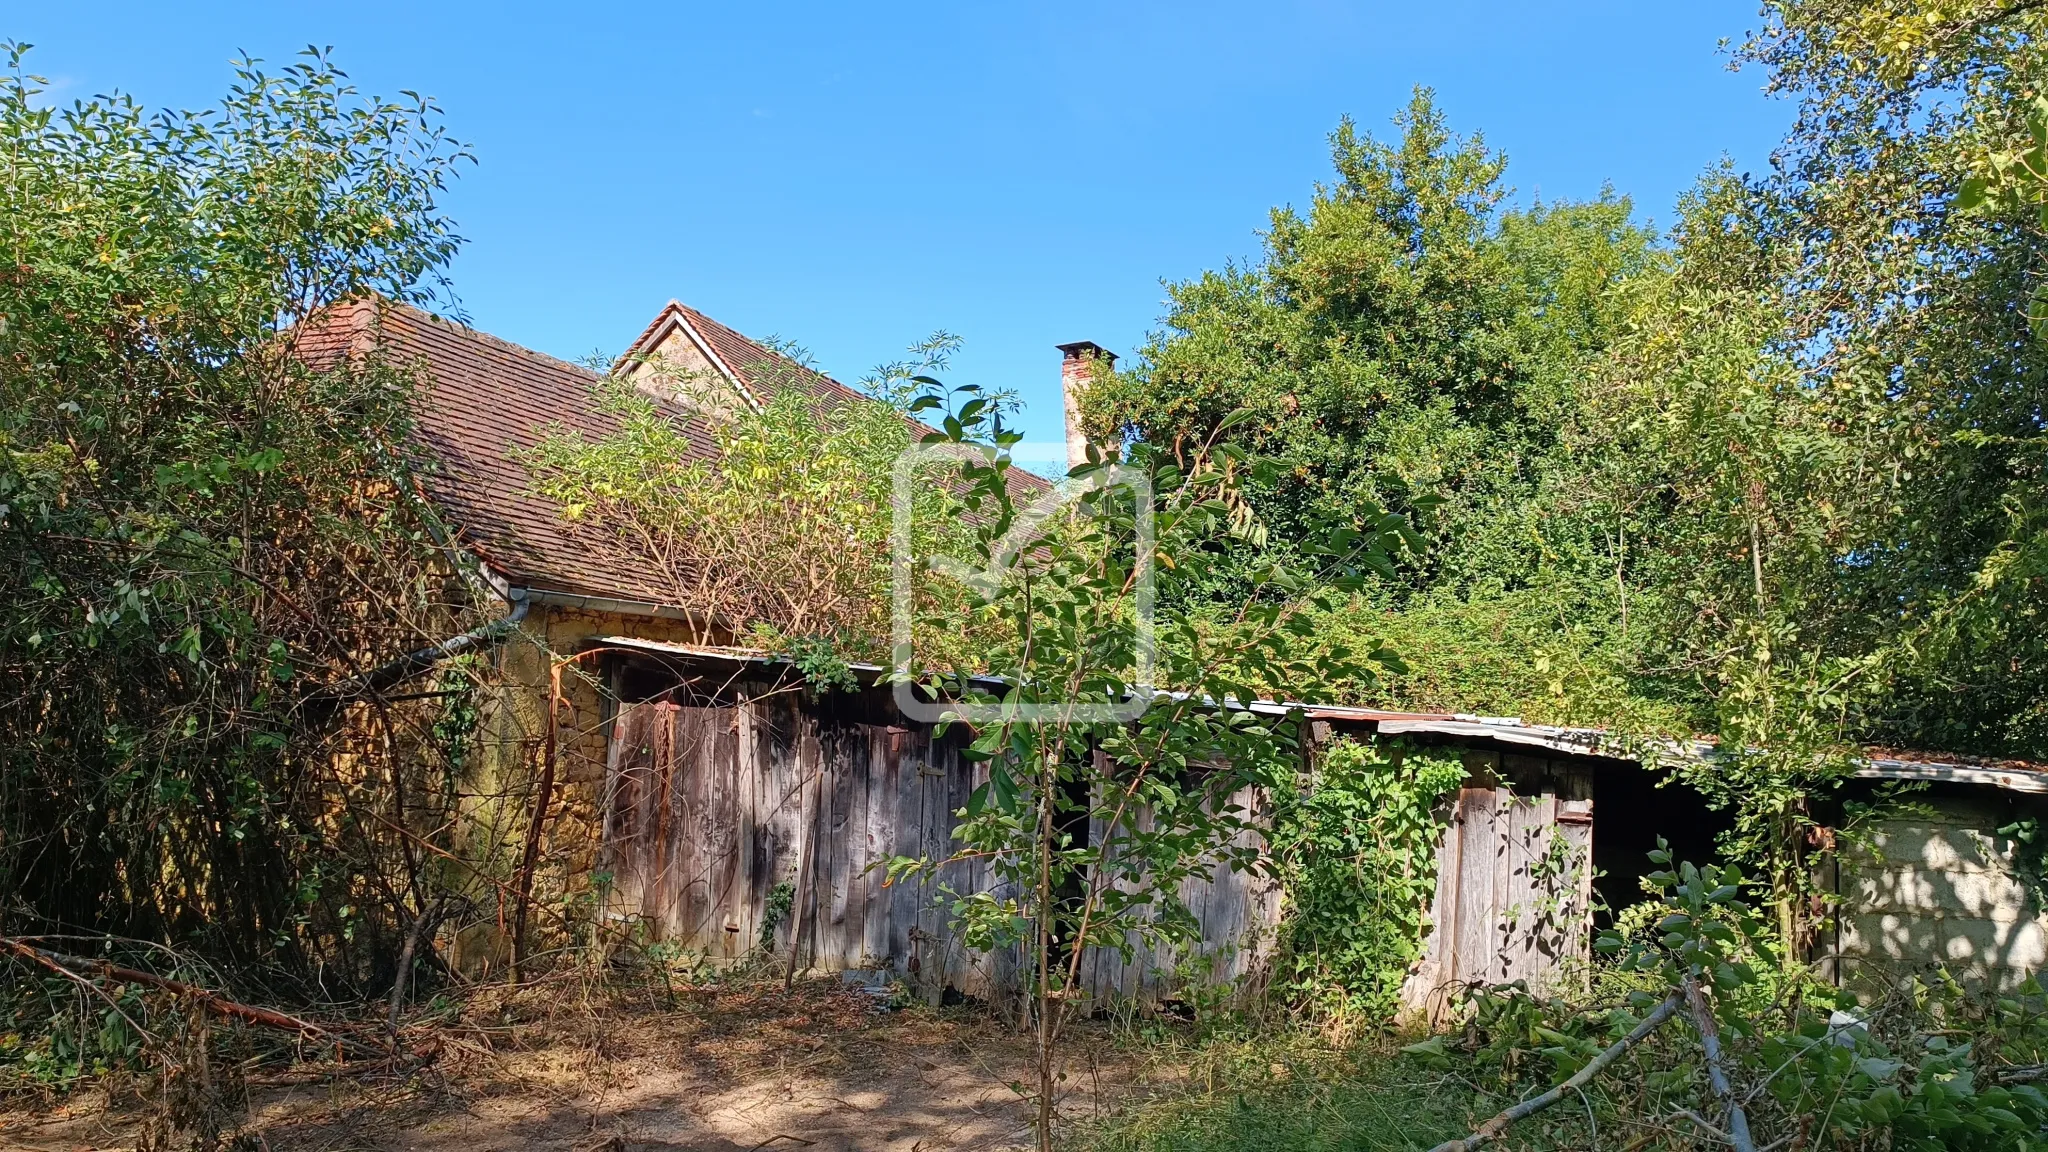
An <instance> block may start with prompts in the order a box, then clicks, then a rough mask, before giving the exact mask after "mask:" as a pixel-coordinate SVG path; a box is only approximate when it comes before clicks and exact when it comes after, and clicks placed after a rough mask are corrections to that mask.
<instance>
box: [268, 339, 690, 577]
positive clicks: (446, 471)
mask: <svg viewBox="0 0 2048 1152" xmlns="http://www.w3.org/2000/svg"><path fill="white" fill-rule="evenodd" d="M293 336H294V341H295V344H296V345H297V348H298V350H299V353H300V355H302V356H304V357H306V358H307V359H308V360H309V361H310V362H313V363H315V364H319V363H321V362H323V361H325V362H332V359H333V358H334V357H335V356H338V355H342V354H346V353H350V352H357V353H360V352H366V351H369V350H370V349H371V348H377V349H379V350H381V352H382V353H383V355H384V356H385V357H387V358H388V359H389V360H391V361H392V362H394V363H398V364H408V365H412V366H415V367H416V368H417V369H418V370H419V371H420V374H421V381H420V385H421V387H420V393H419V410H418V412H417V413H416V419H417V430H418V434H419V437H420V440H421V443H422V445H423V446H424V447H425V448H427V449H428V451H429V453H430V454H431V455H432V457H433V460H434V462H433V466H432V467H431V468H430V469H429V470H428V471H427V472H426V473H425V474H424V475H422V476H421V478H420V479H421V483H422V485H423V486H424V487H425V488H426V491H427V496H428V498H429V499H431V500H432V501H433V503H434V505H435V507H437V508H438V509H439V510H440V511H441V513H442V515H443V516H444V517H445V518H446V519H447V521H448V522H449V524H450V525H451V527H453V528H454V530H455V532H456V534H457V537H458V539H459V540H460V541H461V543H462V544H463V545H464V546H466V547H468V548H469V549H471V550H472V551H474V552H475V553H476V554H477V555H478V556H479V557H481V558H482V559H483V560H484V562H485V563H486V564H488V565H490V567H491V568H492V569H494V570H495V571H497V572H498V574H499V575H501V576H503V577H504V578H505V579H506V580H507V581H509V582H510V583H511V584H513V585H515V586H518V587H528V588H533V589H536V590H540V591H546V592H558V593H567V594H570V595H578V596H598V597H608V598H614V599H622V600H638V601H647V602H659V601H660V600H661V599H662V596H661V594H660V592H659V591H658V589H657V588H656V587H654V586H653V585H652V584H651V583H649V582H648V581H647V580H645V579H644V578H642V577H640V576H639V575H638V574H637V573H636V572H635V571H633V570H632V567H631V566H630V565H628V564H625V563H622V562H620V561H619V560H617V559H612V558H610V557H609V556H608V550H607V549H604V548H602V547H599V546H597V544H596V541H595V538H594V536H592V535H591V534H589V530H588V529H584V528H581V527H580V526H578V525H576V524H574V523H571V522H570V521H567V520H564V519H563V518H562V516H561V512H560V508H559V507H558V506H557V505H556V504H555V503H553V502H552V501H549V500H546V499H544V498H542V497H540V496H537V495H535V494H533V493H532V492H531V491H530V489H529V483H530V481H529V477H528V474H527V471H526V469H525V467H524V466H522V465H521V464H519V463H518V462H517V461H516V460H514V459H513V458H512V453H513V452H514V451H515V450H517V449H520V448H530V447H532V446H534V445H535V444H537V443H539V442H540V440H541V438H542V436H543V435H544V434H545V433H546V431H547V430H548V429H549V428H550V427H551V426H552V427H560V428H564V429H570V430H574V431H577V432H581V433H583V434H584V435H585V436H587V437H601V436H604V435H606V434H607V433H609V432H612V431H615V430H616V429H617V427H618V423H617V421H616V420H614V419H612V418H611V417H608V416H605V415H603V414H601V413H598V412H595V411H594V410H593V408H594V404H593V397H592V391H593V389H594V388H595V387H596V386H597V385H598V384H599V383H600V382H601V381H602V379H603V377H601V376H600V375H599V374H598V373H596V372H592V371H591V370H589V369H587V368H583V367H580V366H578V365H575V364H571V363H568V362H567V361H563V360H557V359H555V358H554V357H552V356H544V355H542V354H541V353H538V352H534V351H531V350H529V349H526V348H521V347H520V346H518V345H517V344H512V343H509V342H507V341H504V340H500V339H498V338H497V337H495V336H489V335H486V334H484V333H482V332H478V331H476V330H475V329H472V328H466V327H464V326H462V325H460V324H456V323H453V322H451V321H447V320H443V319H440V318H439V317H436V316H431V315H429V314H427V313H425V312H422V311H420V310H418V309H416V308H411V307H408V306H406V305H402V304H394V303H391V302H388V301H363V302H352V303H348V304H344V305H340V306H337V307H336V308H334V309H332V310H331V311H330V313H329V314H328V315H326V316H325V317H323V318H322V319H321V320H320V321H318V322H315V323H311V324H308V325H305V326H303V327H302V329H301V330H299V331H296V332H294V334H293ZM668 407H669V408H670V414H671V415H672V416H673V417H674V418H675V419H676V420H677V422H678V423H679V424H681V425H682V427H683V429H684V432H685V434H686V435H688V436H689V438H690V440H691V442H692V444H693V445H695V446H697V447H698V449H699V450H700V451H702V452H704V453H706V454H707V455H708V454H709V453H710V451H711V440H710V437H709V434H708V430H707V429H706V427H705V425H704V423H703V421H702V420H701V419H699V418H697V417H695V416H693V415H691V414H690V413H689V412H687V411H685V410H683V409H682V408H680V407H677V406H674V405H669V406H668Z"/></svg>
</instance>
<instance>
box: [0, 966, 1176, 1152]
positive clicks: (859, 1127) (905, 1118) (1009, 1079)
mask: <svg viewBox="0 0 2048 1152" xmlns="http://www.w3.org/2000/svg"><path fill="white" fill-rule="evenodd" d="M480 1017H481V1019H480ZM408 1037H409V1042H411V1043H413V1044H415V1045H416V1046H417V1045H419V1044H421V1043H422V1040H421V1039H418V1038H419V1037H425V1040H424V1043H425V1044H426V1045H427V1046H428V1050H429V1051H432V1052H433V1053H434V1057H433V1059H432V1061H431V1063H430V1064H429V1065H428V1066H427V1067H426V1068H424V1069H423V1070H416V1071H412V1072H409V1073H407V1074H404V1075H393V1074H390V1073H388V1072H375V1073H369V1074H359V1075H356V1076H353V1077H335V1076H332V1075H325V1074H321V1073H319V1072H317V1071H313V1070H297V1071H291V1070H287V1071H279V1070H277V1069H275V1068H274V1067H271V1068H263V1069H257V1070H253V1071H251V1072H249V1073H248V1074H247V1076H246V1079H245V1085H246V1087H245V1092H246V1112H245V1113H244V1115H243V1116H242V1118H241V1127H240V1131H241V1132H242V1133H243V1134H245V1135H246V1137H249V1138H251V1139H249V1140H247V1142H246V1143H245V1147H257V1148H268V1149H270V1150H271V1152H299V1150H303V1152H514V1150H518V1152H527V1150H536V1152H542V1150H546V1152H552V1150H562V1152H681V1150H684V1149H689V1150H692V1152H697V1150H701V1152H729V1150H740V1152H753V1150H757V1149H780V1150H783V1152H797V1150H803V1152H837V1150H854V1149H860V1150H869V1149H873V1150H878V1152H879V1150H887V1152H940V1150H947V1149H1003V1148H1014V1147H1020V1146H1024V1145H1028V1144H1029V1142H1030V1128H1029V1123H1030V1119H1029V1106H1028V1105H1027V1104H1026V1102H1025V1101H1024V1100H1023V1098H1022V1097H1020V1095H1019V1094H1018V1093H1017V1092H1016V1091H1014V1090H1013V1089H1012V1088H1011V1087H1010V1085H1011V1084H1012V1083H1019V1082H1028V1081H1030V1080H1031V1079H1032V1073H1031V1067H1032V1065H1031V1050H1030V1044H1029V1041H1028V1039H1027V1038H1026V1037H1024V1036H1021V1035H1019V1034H1018V1033H1017V1032H1016V1031H1014V1030H1013V1029H1010V1028H1007V1027H1005V1026H1003V1025H1002V1024H1000V1023H998V1022H997V1021H996V1020H995V1019H994V1018H993V1017H992V1016H991V1015H990V1014H988V1013H987V1012H985V1011H983V1010H979V1009H975V1008H957V1009H954V1008H948V1009H931V1008H925V1007H922V1006H919V1007H914V1008H910V1009H905V1010H899V1011H887V1010H884V1009H882V1008H881V1007H879V1006H878V1005H877V1004H876V1002H875V1001H874V999H873V998H872V997H870V996H868V995H867V994H865V993H863V992H861V991H859V990H855V989H849V988H847V987H845V986H843V985H841V984H840V983H838V982H837V981H835V980H816V981H812V982H809V983H807V984H802V985H799V987H798V988H797V989H796V990H794V991H793V992H789V993H785V992H783V991H782V989H781V988H780V986H779V985H777V984H773V983H767V984H763V985H759V986H740V987H725V988H715V989H706V990H701V991H683V992H681V993H679V995H678V998H677V1001H676V1003H675V1004H674V1006H673V1007H671V1006H669V1005H666V1004H663V1005H659V1006H654V1005H649V1006H646V1007H621V1006H619V1005H617V1004H616V1003H613V1004H610V1005H607V1006H605V1007H603V1008H596V1007H592V1006H591V1005H590V1004H589V1003H588V1002H587V1001H586V1002H580V1003H579V1002H576V1001H575V1000H573V999H572V998H567V997H563V996H559V995H557V996H555V997H553V998H551V999H546V1000H544V1001H539V1000H537V999H534V998H529V999H528V1000H527V1001H523V1002H519V1003H515V1004H512V1005H510V1006H504V1007H500V1008H498V1009H497V1011H496V1013H495V1016H493V1014H492V1010H491V1009H489V1008H482V1009H479V1006H477V1005H469V1006H466V1007H465V1010H464V1011H463V1012H462V1014H461V1019H459V1020H456V1021H452V1022H446V1023H443V1024H440V1025H438V1026H435V1027H433V1028H432V1029H431V1030H428V1029H426V1028H425V1027H423V1026H419V1025H415V1026H414V1027H413V1028H412V1029H411V1031H410V1032H409V1034H408ZM1063 1048H1064V1051H1065V1053H1066V1073H1067V1080H1066V1084H1065V1090H1064V1091H1063V1093H1062V1095H1061V1096H1060V1098H1059V1108H1060V1111H1061V1114H1062V1116H1064V1117H1069V1118H1074V1119H1081V1118H1086V1117H1088V1116H1090V1115H1095V1114H1099V1113H1100V1111H1101V1110H1102V1109H1104V1108H1107V1107H1109V1106H1111V1105H1112V1104H1113V1103H1114V1102H1115V1100H1116V1099H1117V1098H1118V1097H1119V1096H1120V1095H1122V1094H1124V1093H1127V1092H1128V1091H1130V1090H1131V1089H1132V1088H1133V1087H1134V1086H1135V1085H1136V1083H1137V1082H1138V1080H1139V1079H1141V1077H1140V1076H1139V1075H1138V1073H1137V1072H1136V1070H1135V1066H1134V1063H1133V1061H1131V1060H1130V1059H1129V1058H1128V1057H1124V1056H1122V1055H1120V1054H1119V1052H1118V1050H1117V1048H1116V1047H1115V1046H1114V1045H1113V1044H1112V1043H1111V1042H1110V1035H1109V1033H1108V1031H1107V1030H1106V1029H1103V1028H1100V1027H1098V1026H1095V1025H1091V1024H1085V1023H1084V1024H1081V1025H1078V1026H1077V1027H1076V1028H1075V1029H1074V1030H1073V1031H1072V1032H1071V1034H1070V1036H1069V1038H1068V1041H1067V1042H1066V1043H1065V1044H1064V1045H1063ZM31 1103H32V1102H22V1103H18V1104H17V1105H16V1106H15V1108H13V1109H12V1110H0V1148H5V1149H22V1150H24V1152H88V1150H91V1152H98V1150H102V1149H129V1148H133V1147H135V1146H136V1142H137V1140H138V1139H139V1133H140V1132H141V1128H140V1117H141V1116H142V1115H143V1113H142V1111H141V1109H140V1107H139V1106H138V1105H136V1104H134V1103H127V1104H122V1103H120V1102H118V1101H117V1100H110V1098H109V1095H108V1094H107V1093H106V1092H79V1093H76V1094H74V1095H72V1096H71V1097H69V1098H64V1099H54V1100H45V1101H41V1102H39V1104H38V1105H37V1106H30V1104H31ZM179 1146H180V1145H178V1144H173V1147H179Z"/></svg>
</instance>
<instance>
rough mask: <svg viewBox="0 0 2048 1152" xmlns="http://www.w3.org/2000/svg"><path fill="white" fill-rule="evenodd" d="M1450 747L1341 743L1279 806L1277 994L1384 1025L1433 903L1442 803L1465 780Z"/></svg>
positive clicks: (1325, 1013)
mask: <svg viewBox="0 0 2048 1152" xmlns="http://www.w3.org/2000/svg"><path fill="white" fill-rule="evenodd" d="M1465 774H1466V773H1465V765H1464V761H1463V759H1462V757H1461V756H1460V755H1459V754H1458V753H1457V752H1455V751H1451V750H1444V749H1435V748H1418V747H1413V746H1410V745H1407V744H1405V743H1403V742H1399V741H1373V742H1361V741H1354V740H1341V741H1339V742H1337V743H1335V744H1332V745H1331V746H1329V747H1328V748H1327V749H1326V750H1325V751H1324V753H1323V757H1322V762H1321V764H1320V765H1318V766H1317V770H1316V771H1315V772H1314V774H1313V775H1312V777H1311V779H1310V780H1309V781H1308V782H1307V784H1306V786H1305V787H1304V788H1302V789H1300V790H1299V791H1297V792H1295V793H1293V794H1290V795H1286V796H1282V797H1280V798H1279V800H1278V802H1277V803H1276V805H1275V812H1274V830H1273V837H1272V841H1271V843H1272V847H1273V857H1274V860H1275V862H1276V863H1277V865H1278V867H1279V870H1280V876H1281V880H1282V883H1283V885H1284V886H1285V891H1286V911H1285V913H1284V916H1283V919H1282V922H1281V928H1280V950H1279V958H1278V960H1277V962H1276V968H1275V972H1274V989H1275V991H1276V992H1277V993H1278V994H1279V995H1280V996H1281V997H1282V998H1283V999H1285V1000H1287V1001H1289V1002H1290V1004H1291V1006H1293V1007H1296V1008H1298V1009H1302V1010H1305V1011H1307V1012H1309V1013H1312V1014H1315V1015H1319V1016H1322V1017H1325V1018H1330V1019H1335V1020H1340V1021H1358V1022H1382V1021H1387V1020H1390V1019H1391V1018H1392V1017H1393V1014H1394V1012H1395V1010H1396V1009H1397V1008H1398V1007H1399V1004H1400V995H1401V983H1402V981H1403V980H1404V979H1405V978H1406V976H1407V974H1408V967H1409V965H1410V964H1412V963H1414V961H1415V958H1416V957H1417V956H1418V955H1420V953H1421V949H1422V941H1423V937H1424V935H1425V934H1426V933H1427V931H1428V929H1429V909H1430V903H1431V901H1432V900H1433V899H1434V897H1435V895H1436V861H1437V844H1438V842H1439V840H1440V839H1441V838H1442V835H1443V827H1444V816H1443V813H1442V811H1441V807H1442V801H1443V799H1444V797H1445V796H1446V795H1448V794H1449V793H1450V792H1451V791H1452V790H1453V789H1456V788H1457V787H1458V786H1459V784H1461V783H1462V782H1463V781H1464V779H1465Z"/></svg>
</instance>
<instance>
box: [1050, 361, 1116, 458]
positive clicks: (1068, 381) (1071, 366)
mask: <svg viewBox="0 0 2048 1152" xmlns="http://www.w3.org/2000/svg"><path fill="white" fill-rule="evenodd" d="M1056 347H1058V348H1059V350H1060V353H1061V360H1060V398H1061V400H1062V401H1063V402H1064V403H1065V405H1066V409H1067V467H1068V468H1070V469H1072V468H1079V467H1080V466H1081V465H1083V464H1086V463H1087V462H1088V437H1087V436H1086V435H1085V434H1083V433H1082V431H1081V406H1080V398H1081V393H1082V392H1084V391H1086V390H1087V388H1088V385H1089V383H1090V382H1091V381H1093V380H1094V379H1095V362H1096V361H1097V360H1101V361H1103V362H1104V364H1105V365H1107V366H1108V367H1111V368H1114V367H1115V366H1116V353H1114V352H1111V351H1110V350H1109V349H1107V348H1104V347H1103V346H1102V345H1100V344H1097V343H1096V342H1095V341H1093V340H1077V341H1075V342H1074V343H1072V344H1060V345H1057V346H1056Z"/></svg>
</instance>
